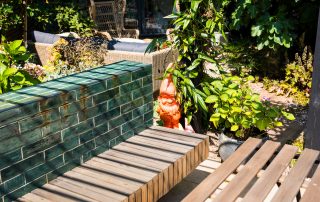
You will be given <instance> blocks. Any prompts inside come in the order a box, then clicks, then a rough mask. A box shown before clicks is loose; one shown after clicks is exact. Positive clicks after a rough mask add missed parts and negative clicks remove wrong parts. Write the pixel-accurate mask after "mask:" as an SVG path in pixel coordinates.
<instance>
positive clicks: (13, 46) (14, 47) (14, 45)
mask: <svg viewBox="0 0 320 202" xmlns="http://www.w3.org/2000/svg"><path fill="white" fill-rule="evenodd" d="M21 44H22V40H15V41H13V42H11V43H10V45H9V47H10V50H11V51H14V50H17V49H18V48H19V47H20V46H21Z"/></svg>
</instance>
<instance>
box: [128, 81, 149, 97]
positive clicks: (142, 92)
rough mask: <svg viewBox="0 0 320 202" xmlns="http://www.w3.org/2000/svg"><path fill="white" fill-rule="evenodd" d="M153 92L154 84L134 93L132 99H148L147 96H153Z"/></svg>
mask: <svg viewBox="0 0 320 202" xmlns="http://www.w3.org/2000/svg"><path fill="white" fill-rule="evenodd" d="M152 92H153V91H152V84H150V85H146V86H144V87H142V88H139V89H136V90H134V91H132V98H133V99H137V98H140V97H146V96H147V95H150V94H152ZM151 98H152V96H151Z"/></svg>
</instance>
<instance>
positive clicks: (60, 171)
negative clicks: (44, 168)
mask: <svg viewBox="0 0 320 202" xmlns="http://www.w3.org/2000/svg"><path fill="white" fill-rule="evenodd" d="M77 166H79V164H75V163H67V164H65V165H63V166H61V167H60V168H57V169H56V170H53V171H52V172H50V173H48V174H47V178H48V181H51V180H54V179H56V178H57V177H59V176H61V175H63V174H64V173H66V172H68V171H70V170H72V169H73V168H75V167H77Z"/></svg>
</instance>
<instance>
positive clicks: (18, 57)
mask: <svg viewBox="0 0 320 202" xmlns="http://www.w3.org/2000/svg"><path fill="white" fill-rule="evenodd" d="M30 57H31V55H30V54H29V53H27V51H26V48H25V47H24V46H22V40H16V41H12V42H6V39H5V38H4V37H2V44H0V94H2V93H5V92H8V91H12V90H18V89H20V88H22V87H24V86H32V85H34V84H37V83H40V81H39V80H38V79H35V78H33V77H32V76H30V75H29V74H28V72H26V71H24V70H22V69H21V66H22V65H24V63H25V62H26V61H27V60H28V59H29V58H30Z"/></svg>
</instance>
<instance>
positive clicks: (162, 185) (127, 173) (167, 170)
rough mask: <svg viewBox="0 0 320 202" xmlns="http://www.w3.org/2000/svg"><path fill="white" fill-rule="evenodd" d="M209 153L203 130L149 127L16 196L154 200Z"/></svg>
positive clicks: (31, 198) (87, 199) (41, 198)
mask: <svg viewBox="0 0 320 202" xmlns="http://www.w3.org/2000/svg"><path fill="white" fill-rule="evenodd" d="M208 154H209V139H208V137H207V136H205V135H200V134H190V133H185V132H182V131H179V130H173V129H167V128H163V127H151V128H149V129H146V130H144V131H142V132H140V133H139V134H137V135H135V136H133V137H131V138H129V139H128V140H126V141H125V142H123V143H120V144H118V145H117V146H115V147H113V148H112V149H110V150H108V151H106V152H104V153H102V154H100V155H98V156H96V157H94V158H92V159H91V160H89V161H87V162H85V163H84V164H82V165H81V166H79V167H76V168H75V169H73V170H71V171H69V172H67V173H65V174H63V175H62V176H60V177H58V178H57V179H55V180H52V181H50V182H49V183H48V184H45V185H44V186H43V187H41V188H38V189H35V190H33V191H32V192H31V193H29V194H27V195H24V196H23V197H21V198H20V199H18V201H33V202H34V201H59V202H60V201H156V200H158V199H159V198H160V197H162V196H163V195H164V194H166V193H167V192H168V191H169V190H170V189H171V188H172V187H173V186H175V185H176V184H177V183H179V182H180V181H181V180H182V179H183V178H184V177H185V176H187V175H188V174H189V173H190V172H191V171H192V170H193V169H194V168H195V167H196V166H197V165H198V164H200V163H201V162H202V161H203V160H205V159H206V158H207V157H208Z"/></svg>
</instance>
